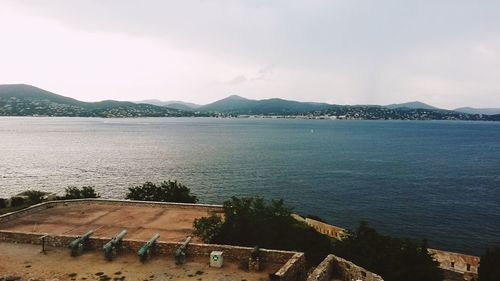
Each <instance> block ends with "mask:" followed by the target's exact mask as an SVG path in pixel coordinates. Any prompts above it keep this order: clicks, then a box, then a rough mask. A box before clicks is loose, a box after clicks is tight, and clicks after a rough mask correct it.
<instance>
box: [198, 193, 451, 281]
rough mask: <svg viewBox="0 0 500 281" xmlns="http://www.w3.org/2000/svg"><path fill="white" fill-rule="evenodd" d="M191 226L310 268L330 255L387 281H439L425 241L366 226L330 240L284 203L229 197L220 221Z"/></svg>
mask: <svg viewBox="0 0 500 281" xmlns="http://www.w3.org/2000/svg"><path fill="white" fill-rule="evenodd" d="M194 228H195V234H196V235H197V236H199V237H200V238H201V239H202V240H203V241H205V242H208V243H221V244H231V245H241V246H248V247H253V246H255V245H258V246H261V247H264V248H274V249H283V250H297V251H302V252H305V253H306V257H307V260H308V262H309V263H311V264H317V263H319V262H320V261H321V260H323V259H324V258H325V256H326V255H328V254H330V253H334V254H336V255H338V256H341V257H343V258H346V259H348V260H351V261H353V262H354V263H356V264H358V265H360V266H362V267H365V268H366V269H368V270H371V271H373V272H376V273H378V274H380V275H382V277H383V278H384V280H386V281H396V280H398V281H399V280H409V281H413V280H428V281H434V280H436V281H438V280H442V279H443V276H442V273H441V270H440V269H439V268H438V263H437V262H435V261H434V260H433V259H432V256H431V255H429V254H428V252H427V244H426V242H425V241H421V242H413V241H410V240H403V239H398V238H392V237H390V236H384V235H381V234H379V233H377V232H376V231H375V229H373V228H370V227H368V225H367V224H366V223H362V224H361V225H360V226H359V228H358V229H357V231H356V232H350V233H348V234H347V235H346V237H345V239H344V240H342V241H337V240H333V239H332V238H330V237H328V236H325V235H323V234H320V233H318V232H317V231H316V230H314V229H313V228H311V227H309V226H307V225H305V224H303V223H301V222H299V221H297V220H295V219H293V217H291V209H289V208H287V207H285V206H284V204H283V201H282V200H278V201H270V202H266V201H264V200H263V199H261V198H241V199H240V198H236V197H233V198H231V200H229V201H226V202H224V219H222V218H221V217H218V216H215V215H212V216H210V217H204V218H199V219H196V220H195V221H194Z"/></svg>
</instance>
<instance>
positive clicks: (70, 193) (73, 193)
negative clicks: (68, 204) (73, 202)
mask: <svg viewBox="0 0 500 281" xmlns="http://www.w3.org/2000/svg"><path fill="white" fill-rule="evenodd" d="M99 197H101V196H100V195H99V194H98V193H97V192H96V191H95V189H94V187H92V186H82V187H81V188H78V187H76V186H69V187H67V188H65V195H64V196H63V197H62V198H61V199H83V198H99Z"/></svg>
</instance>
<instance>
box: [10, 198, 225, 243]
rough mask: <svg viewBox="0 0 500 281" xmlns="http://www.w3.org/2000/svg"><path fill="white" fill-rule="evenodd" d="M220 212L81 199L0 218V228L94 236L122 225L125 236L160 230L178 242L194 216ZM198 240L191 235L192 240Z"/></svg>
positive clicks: (110, 232) (162, 237) (190, 227)
mask: <svg viewBox="0 0 500 281" xmlns="http://www.w3.org/2000/svg"><path fill="white" fill-rule="evenodd" d="M214 212H215V213H220V212H222V210H221V209H220V207H218V206H211V205H192V206H190V205H182V204H161V203H159V204H158V203H156V204H155V203H144V202H142V203H134V202H123V201H118V200H117V201H105V200H102V201H100V200H96V201H90V202H89V201H81V202H70V203H68V204H63V203H60V204H55V205H51V206H50V208H40V209H38V210H36V211H34V212H29V213H26V214H22V215H20V216H19V217H17V218H16V219H13V220H9V221H7V222H2V223H1V224H0V230H7V231H15V232H30V233H47V234H50V235H81V234H83V233H85V232H87V231H88V230H91V229H92V230H94V234H93V236H97V237H113V236H114V235H116V234H117V233H118V232H120V231H121V230H122V229H126V230H127V231H128V233H127V236H126V239H134V240H148V239H149V238H150V237H151V236H153V235H154V234H155V233H160V241H168V242H179V241H183V240H184V239H185V238H186V236H187V235H190V234H191V233H192V231H193V221H194V219H196V218H200V217H203V216H207V215H210V214H211V213H214ZM199 242H201V241H200V240H199V239H198V238H196V237H194V238H193V243H199Z"/></svg>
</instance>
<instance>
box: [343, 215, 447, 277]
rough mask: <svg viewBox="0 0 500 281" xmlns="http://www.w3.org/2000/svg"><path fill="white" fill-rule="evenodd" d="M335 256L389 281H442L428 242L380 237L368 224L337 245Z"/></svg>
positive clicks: (349, 234) (440, 272)
mask: <svg viewBox="0 0 500 281" xmlns="http://www.w3.org/2000/svg"><path fill="white" fill-rule="evenodd" d="M334 253H335V254H336V255H338V256H341V257H343V258H345V259H348V260H350V261H352V262H354V263H355V264H357V265H359V266H362V267H365V268H366V269H368V270H370V271H373V272H376V273H377V274H380V275H381V276H382V277H383V278H384V280H386V281H399V280H407V281H413V280H415V281H417V280H418V281H420V280H428V281H441V280H443V275H442V271H441V270H440V269H439V263H438V262H436V261H434V260H433V258H432V256H431V255H430V254H429V253H428V251H427V242H426V241H425V240H423V241H420V242H414V241H410V240H408V239H404V240H403V239H399V238H393V237H390V236H385V235H381V234H379V233H378V232H377V231H376V230H375V229H373V228H371V227H369V226H368V224H367V223H361V224H360V226H359V227H358V229H357V230H356V232H349V233H348V234H347V235H346V237H345V238H344V239H343V240H341V241H338V242H336V243H335V246H334Z"/></svg>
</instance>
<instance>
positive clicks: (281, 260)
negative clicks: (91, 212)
mask: <svg viewBox="0 0 500 281" xmlns="http://www.w3.org/2000/svg"><path fill="white" fill-rule="evenodd" d="M59 204H62V205H64V204H79V205H82V206H85V205H89V207H91V205H92V204H107V205H109V204H117V205H120V206H124V205H125V206H126V205H140V206H148V207H161V208H169V207H175V208H190V209H192V208H202V209H204V210H206V211H207V212H214V213H221V212H222V206H219V205H201V204H181V203H157V202H142V201H127V200H103V199H79V200H66V201H50V202H45V203H41V204H38V205H34V206H32V207H29V208H26V209H23V210H20V211H17V212H14V213H9V214H5V215H2V216H0V225H2V223H5V222H8V221H12V220H15V219H17V218H20V217H22V216H25V215H29V214H32V213H36V212H38V211H41V210H44V209H48V208H54V207H55V206H57V205H59ZM42 237H44V239H43V242H44V244H45V246H49V247H59V248H61V247H68V245H69V243H70V242H71V241H72V240H74V239H75V238H77V237H78V236H77V235H64V234H50V233H49V234H46V233H34V232H19V231H9V230H0V242H11V243H25V244H36V245H40V244H42ZM110 239H111V237H94V236H93V237H91V238H90V241H89V247H90V248H92V249H99V250H100V249H101V248H102V246H103V245H104V244H105V243H107V242H108V241H109V240H110ZM145 242H146V241H143V240H133V239H125V240H123V247H124V249H125V250H127V251H131V252H137V250H138V249H139V248H140V247H141V246H142V245H143V244H144V243H145ZM180 245H181V242H169V241H158V242H157V247H156V250H155V251H156V253H157V254H160V255H170V256H173V255H174V252H175V250H176V249H177V247H179V246H180ZM252 250H253V248H249V247H239V246H230V245H217V244H197V243H191V244H189V246H188V248H187V255H188V256H191V257H207V258H208V257H209V256H210V253H211V252H212V251H223V253H224V259H225V260H228V261H231V262H236V263H239V264H245V263H247V262H248V259H249V257H250V256H251V252H252ZM260 262H261V267H262V268H265V267H266V265H268V264H274V265H282V266H281V268H280V269H279V270H278V271H276V273H275V274H274V275H275V278H276V280H280V281H294V280H304V278H305V274H306V272H305V271H306V261H305V257H304V254H303V253H298V252H292V251H280V250H268V249H261V251H260Z"/></svg>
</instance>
